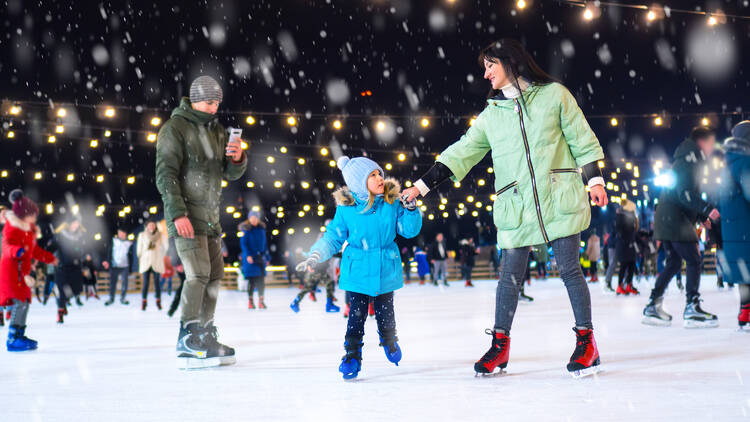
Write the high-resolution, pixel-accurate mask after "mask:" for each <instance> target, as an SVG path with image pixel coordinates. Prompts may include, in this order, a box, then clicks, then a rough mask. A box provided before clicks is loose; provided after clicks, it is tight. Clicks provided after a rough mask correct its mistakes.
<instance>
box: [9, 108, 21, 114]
mask: <svg viewBox="0 0 750 422" xmlns="http://www.w3.org/2000/svg"><path fill="white" fill-rule="evenodd" d="M8 113H10V114H11V115H13V116H18V115H19V114H21V107H19V106H12V107H11V108H10V110H8Z"/></svg>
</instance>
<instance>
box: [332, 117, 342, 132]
mask: <svg viewBox="0 0 750 422" xmlns="http://www.w3.org/2000/svg"><path fill="white" fill-rule="evenodd" d="M342 126H343V125H342V124H341V120H338V119H336V120H334V121H333V128H334V129H336V130H341V127H342Z"/></svg>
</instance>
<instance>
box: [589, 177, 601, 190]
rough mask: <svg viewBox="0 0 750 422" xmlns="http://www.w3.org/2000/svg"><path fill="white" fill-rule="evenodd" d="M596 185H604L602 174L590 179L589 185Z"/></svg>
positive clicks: (591, 186)
mask: <svg viewBox="0 0 750 422" xmlns="http://www.w3.org/2000/svg"><path fill="white" fill-rule="evenodd" d="M596 185H602V186H604V178H603V177H601V176H596V177H592V178H591V179H589V183H588V187H589V189H590V188H593V187H594V186H596Z"/></svg>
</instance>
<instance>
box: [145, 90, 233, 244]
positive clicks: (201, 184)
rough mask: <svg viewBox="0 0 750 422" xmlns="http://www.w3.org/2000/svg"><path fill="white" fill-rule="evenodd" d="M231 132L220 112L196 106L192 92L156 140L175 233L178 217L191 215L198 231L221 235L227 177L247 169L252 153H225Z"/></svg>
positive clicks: (160, 186) (163, 189) (173, 233)
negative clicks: (221, 121)
mask: <svg viewBox="0 0 750 422" xmlns="http://www.w3.org/2000/svg"><path fill="white" fill-rule="evenodd" d="M228 140H229V134H228V133H227V131H226V130H225V129H224V127H222V126H221V125H220V124H219V123H218V121H217V119H216V116H215V115H213V114H208V113H204V112H201V111H198V110H194V109H193V108H192V106H191V104H190V100H189V99H188V98H183V99H182V101H181V102H180V106H179V107H177V108H175V109H174V110H173V111H172V116H171V118H170V119H169V120H167V121H166V122H164V125H163V126H162V128H161V130H160V131H159V135H158V137H157V140H156V187H157V188H158V189H159V193H161V197H162V201H163V202H164V217H165V218H166V220H167V228H168V231H169V236H170V237H177V236H178V235H177V230H176V229H175V226H174V220H175V219H176V218H179V217H182V216H187V217H188V218H189V219H190V223H191V224H192V225H193V230H194V231H195V234H196V235H197V236H200V235H203V236H209V237H216V236H221V233H222V231H221V225H220V224H219V215H220V208H221V181H222V179H226V180H237V179H239V178H240V177H242V175H243V174H244V173H245V169H246V167H247V158H246V156H245V155H244V154H243V156H242V161H240V162H239V163H235V162H233V161H232V159H231V158H229V157H227V156H226V154H225V149H226V146H227V142H228Z"/></svg>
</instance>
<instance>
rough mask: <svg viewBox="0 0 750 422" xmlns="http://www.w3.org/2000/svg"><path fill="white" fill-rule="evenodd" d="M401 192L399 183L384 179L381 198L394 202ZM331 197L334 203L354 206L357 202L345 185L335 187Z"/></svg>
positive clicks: (394, 180) (390, 202)
mask: <svg viewBox="0 0 750 422" xmlns="http://www.w3.org/2000/svg"><path fill="white" fill-rule="evenodd" d="M400 194H401V184H400V183H399V182H398V181H397V180H396V179H392V178H388V179H385V187H384V189H383V195H382V196H383V200H384V201H385V202H387V203H389V204H392V203H394V202H395V201H396V200H398V197H399V195H400ZM333 199H334V200H335V201H336V205H344V206H354V205H356V204H357V201H356V199H355V198H354V195H353V194H352V192H351V191H350V190H349V188H348V187H347V186H344V187H342V188H339V189H337V190H336V191H334V192H333Z"/></svg>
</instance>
